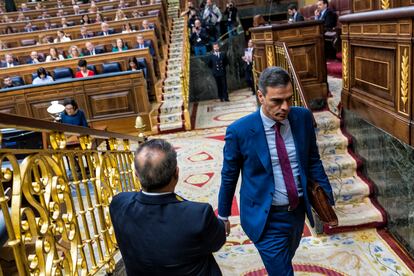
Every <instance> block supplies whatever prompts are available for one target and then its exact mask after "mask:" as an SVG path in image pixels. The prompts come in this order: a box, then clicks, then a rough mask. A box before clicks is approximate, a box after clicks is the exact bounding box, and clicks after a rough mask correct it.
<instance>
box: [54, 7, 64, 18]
mask: <svg viewBox="0 0 414 276" xmlns="http://www.w3.org/2000/svg"><path fill="white" fill-rule="evenodd" d="M63 16H65V12H64V11H63V10H62V9H60V10H58V11H57V12H56V17H63Z"/></svg>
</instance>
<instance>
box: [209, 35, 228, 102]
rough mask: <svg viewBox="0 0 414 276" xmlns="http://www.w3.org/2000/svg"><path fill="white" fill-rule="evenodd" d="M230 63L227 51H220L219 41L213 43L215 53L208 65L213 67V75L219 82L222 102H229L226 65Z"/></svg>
mask: <svg viewBox="0 0 414 276" xmlns="http://www.w3.org/2000/svg"><path fill="white" fill-rule="evenodd" d="M227 64H228V61H227V57H226V53H222V52H220V47H219V44H218V42H214V43H213V53H212V54H211V55H210V58H209V60H208V67H210V68H211V72H212V73H213V77H214V79H215V81H216V84H217V92H218V97H219V99H220V101H221V102H224V101H226V102H228V101H229V95H228V93H227V80H226V66H227Z"/></svg>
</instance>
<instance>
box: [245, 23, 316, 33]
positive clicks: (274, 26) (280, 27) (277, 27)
mask: <svg viewBox="0 0 414 276" xmlns="http://www.w3.org/2000/svg"><path fill="white" fill-rule="evenodd" d="M322 24H323V21H321V20H308V21H302V22H294V23H283V24H272V25H266V26H260V27H253V28H250V29H249V31H250V32H252V33H257V32H263V31H267V30H285V29H293V28H302V27H308V26H314V25H322Z"/></svg>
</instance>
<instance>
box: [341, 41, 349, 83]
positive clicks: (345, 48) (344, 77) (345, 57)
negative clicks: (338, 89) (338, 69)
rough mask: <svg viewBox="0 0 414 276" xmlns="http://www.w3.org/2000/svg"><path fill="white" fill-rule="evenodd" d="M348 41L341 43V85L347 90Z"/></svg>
mask: <svg viewBox="0 0 414 276" xmlns="http://www.w3.org/2000/svg"><path fill="white" fill-rule="evenodd" d="M348 45H349V43H348V41H342V85H343V88H344V89H349V49H348Z"/></svg>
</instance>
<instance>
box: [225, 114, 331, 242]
mask: <svg viewBox="0 0 414 276" xmlns="http://www.w3.org/2000/svg"><path fill="white" fill-rule="evenodd" d="M288 120H289V124H290V126H291V130H292V135H293V139H294V142H295V147H296V155H297V157H298V160H299V167H300V182H301V185H302V188H303V197H304V199H305V204H306V213H307V215H308V218H309V221H310V223H311V225H312V226H313V224H314V221H313V217H312V213H311V209H310V204H309V200H308V195H307V191H306V187H307V179H308V178H311V179H314V180H315V181H318V182H319V184H320V185H321V186H322V187H323V189H324V190H325V191H326V192H327V194H328V195H329V197H330V200H331V204H334V201H333V196H332V189H331V186H330V184H329V180H328V177H327V176H326V174H325V171H324V169H323V166H322V162H321V160H320V156H319V152H318V148H317V145H316V135H315V130H314V128H313V121H312V114H311V112H310V111H309V110H307V109H305V108H300V107H292V108H291V110H290V112H289V115H288ZM225 141H226V144H225V146H224V150H223V153H224V160H223V169H222V179H221V187H220V192H219V215H220V216H222V217H227V216H230V212H231V204H232V201H233V196H234V192H235V189H236V185H237V180H238V177H239V173H240V171H241V175H242V183H241V187H240V220H241V224H242V227H243V230H244V231H245V232H246V234H247V235H248V236H249V238H250V239H251V240H252V241H253V242H256V241H258V240H259V239H260V236H261V234H262V233H263V230H264V228H265V225H266V220H267V216H268V214H269V210H270V207H271V205H272V199H273V193H274V188H275V184H274V178H273V169H272V163H271V159H270V153H269V148H268V146H267V140H266V135H265V131H264V127H263V123H262V119H261V117H260V110H258V111H256V112H254V113H252V114H250V115H248V116H246V117H244V118H241V119H239V120H238V121H236V122H234V123H233V124H231V125H230V126H229V127H228V128H227V133H226V137H225Z"/></svg>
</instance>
